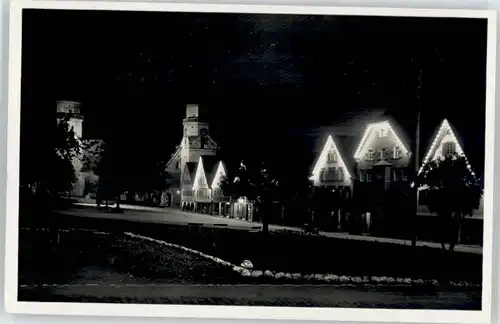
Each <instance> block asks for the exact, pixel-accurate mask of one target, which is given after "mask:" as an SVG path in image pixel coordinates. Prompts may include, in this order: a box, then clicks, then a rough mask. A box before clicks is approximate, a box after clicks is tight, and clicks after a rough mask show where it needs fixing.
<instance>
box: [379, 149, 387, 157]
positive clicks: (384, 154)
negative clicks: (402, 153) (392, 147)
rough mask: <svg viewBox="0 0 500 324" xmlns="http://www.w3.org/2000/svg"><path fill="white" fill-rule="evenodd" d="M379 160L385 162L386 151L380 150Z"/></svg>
mask: <svg viewBox="0 0 500 324" xmlns="http://www.w3.org/2000/svg"><path fill="white" fill-rule="evenodd" d="M380 159H381V160H386V159H387V149H385V148H383V149H381V150H380Z"/></svg>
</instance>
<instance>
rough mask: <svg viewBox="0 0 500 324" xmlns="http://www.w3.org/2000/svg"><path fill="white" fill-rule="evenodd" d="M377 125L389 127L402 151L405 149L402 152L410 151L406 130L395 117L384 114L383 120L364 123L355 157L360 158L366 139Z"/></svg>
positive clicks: (368, 138) (367, 139)
mask: <svg viewBox="0 0 500 324" xmlns="http://www.w3.org/2000/svg"><path fill="white" fill-rule="evenodd" d="M379 126H384V127H388V128H389V129H390V131H391V132H392V133H393V134H394V135H395V137H396V139H397V141H398V142H399V143H398V144H399V145H400V146H401V147H402V148H403V151H405V152H404V154H406V153H408V152H411V149H410V145H409V140H408V137H407V135H406V132H405V131H403V129H402V128H401V127H400V126H399V124H398V123H397V121H396V120H395V118H393V117H391V116H388V115H385V116H383V120H380V121H375V122H372V123H369V124H367V125H366V128H365V130H364V132H363V135H362V136H361V139H360V140H359V142H358V145H357V146H356V149H355V151H354V154H353V156H354V158H355V159H361V158H362V157H361V156H360V154H361V152H362V150H363V149H364V148H365V146H366V145H367V143H368V141H369V140H370V136H371V135H372V132H373V131H375V129H376V128H377V127H379Z"/></svg>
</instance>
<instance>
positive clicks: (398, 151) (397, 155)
mask: <svg viewBox="0 0 500 324" xmlns="http://www.w3.org/2000/svg"><path fill="white" fill-rule="evenodd" d="M392 158H393V159H394V160H398V159H400V158H401V148H400V147H399V146H396V147H394V149H393V151H392Z"/></svg>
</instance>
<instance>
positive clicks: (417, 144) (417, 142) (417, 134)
mask: <svg viewBox="0 0 500 324" xmlns="http://www.w3.org/2000/svg"><path fill="white" fill-rule="evenodd" d="M421 91H422V68H420V69H419V74H418V86H417V107H416V108H417V116H416V117H417V123H416V129H415V160H414V167H415V178H414V184H415V186H414V190H415V196H414V197H415V215H414V216H413V224H412V231H413V233H412V234H413V235H412V241H411V245H412V246H413V247H416V246H417V226H416V225H417V218H418V217H417V214H418V193H419V192H418V184H417V183H416V181H417V178H418V171H419V167H420V165H419V163H420V161H419V160H420V159H419V157H420V114H421V98H420V97H421Z"/></svg>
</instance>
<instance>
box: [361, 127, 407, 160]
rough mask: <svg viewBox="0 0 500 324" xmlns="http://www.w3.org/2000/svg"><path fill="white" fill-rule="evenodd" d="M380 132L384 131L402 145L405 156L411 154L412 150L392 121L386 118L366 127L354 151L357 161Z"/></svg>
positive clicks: (398, 144)
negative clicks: (397, 131)
mask: <svg viewBox="0 0 500 324" xmlns="http://www.w3.org/2000/svg"><path fill="white" fill-rule="evenodd" d="M380 132H383V133H384V137H385V135H386V136H387V138H390V139H393V140H394V142H395V144H396V145H397V146H399V147H400V149H401V152H402V154H403V156H408V155H409V153H410V151H409V150H408V147H407V146H406V145H405V144H404V143H403V141H402V140H401V137H400V135H399V134H397V133H396V131H395V130H394V127H393V126H392V125H391V123H390V122H389V121H387V120H386V121H382V122H378V123H371V124H369V125H368V126H367V127H366V130H365V132H364V134H363V136H362V137H361V140H360V141H359V143H358V146H357V148H356V151H355V152H354V158H355V159H356V160H357V161H359V160H361V159H363V158H364V156H365V154H366V153H367V152H368V149H369V148H370V147H372V146H373V144H374V143H375V141H377V140H378V139H379V134H380Z"/></svg>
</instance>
